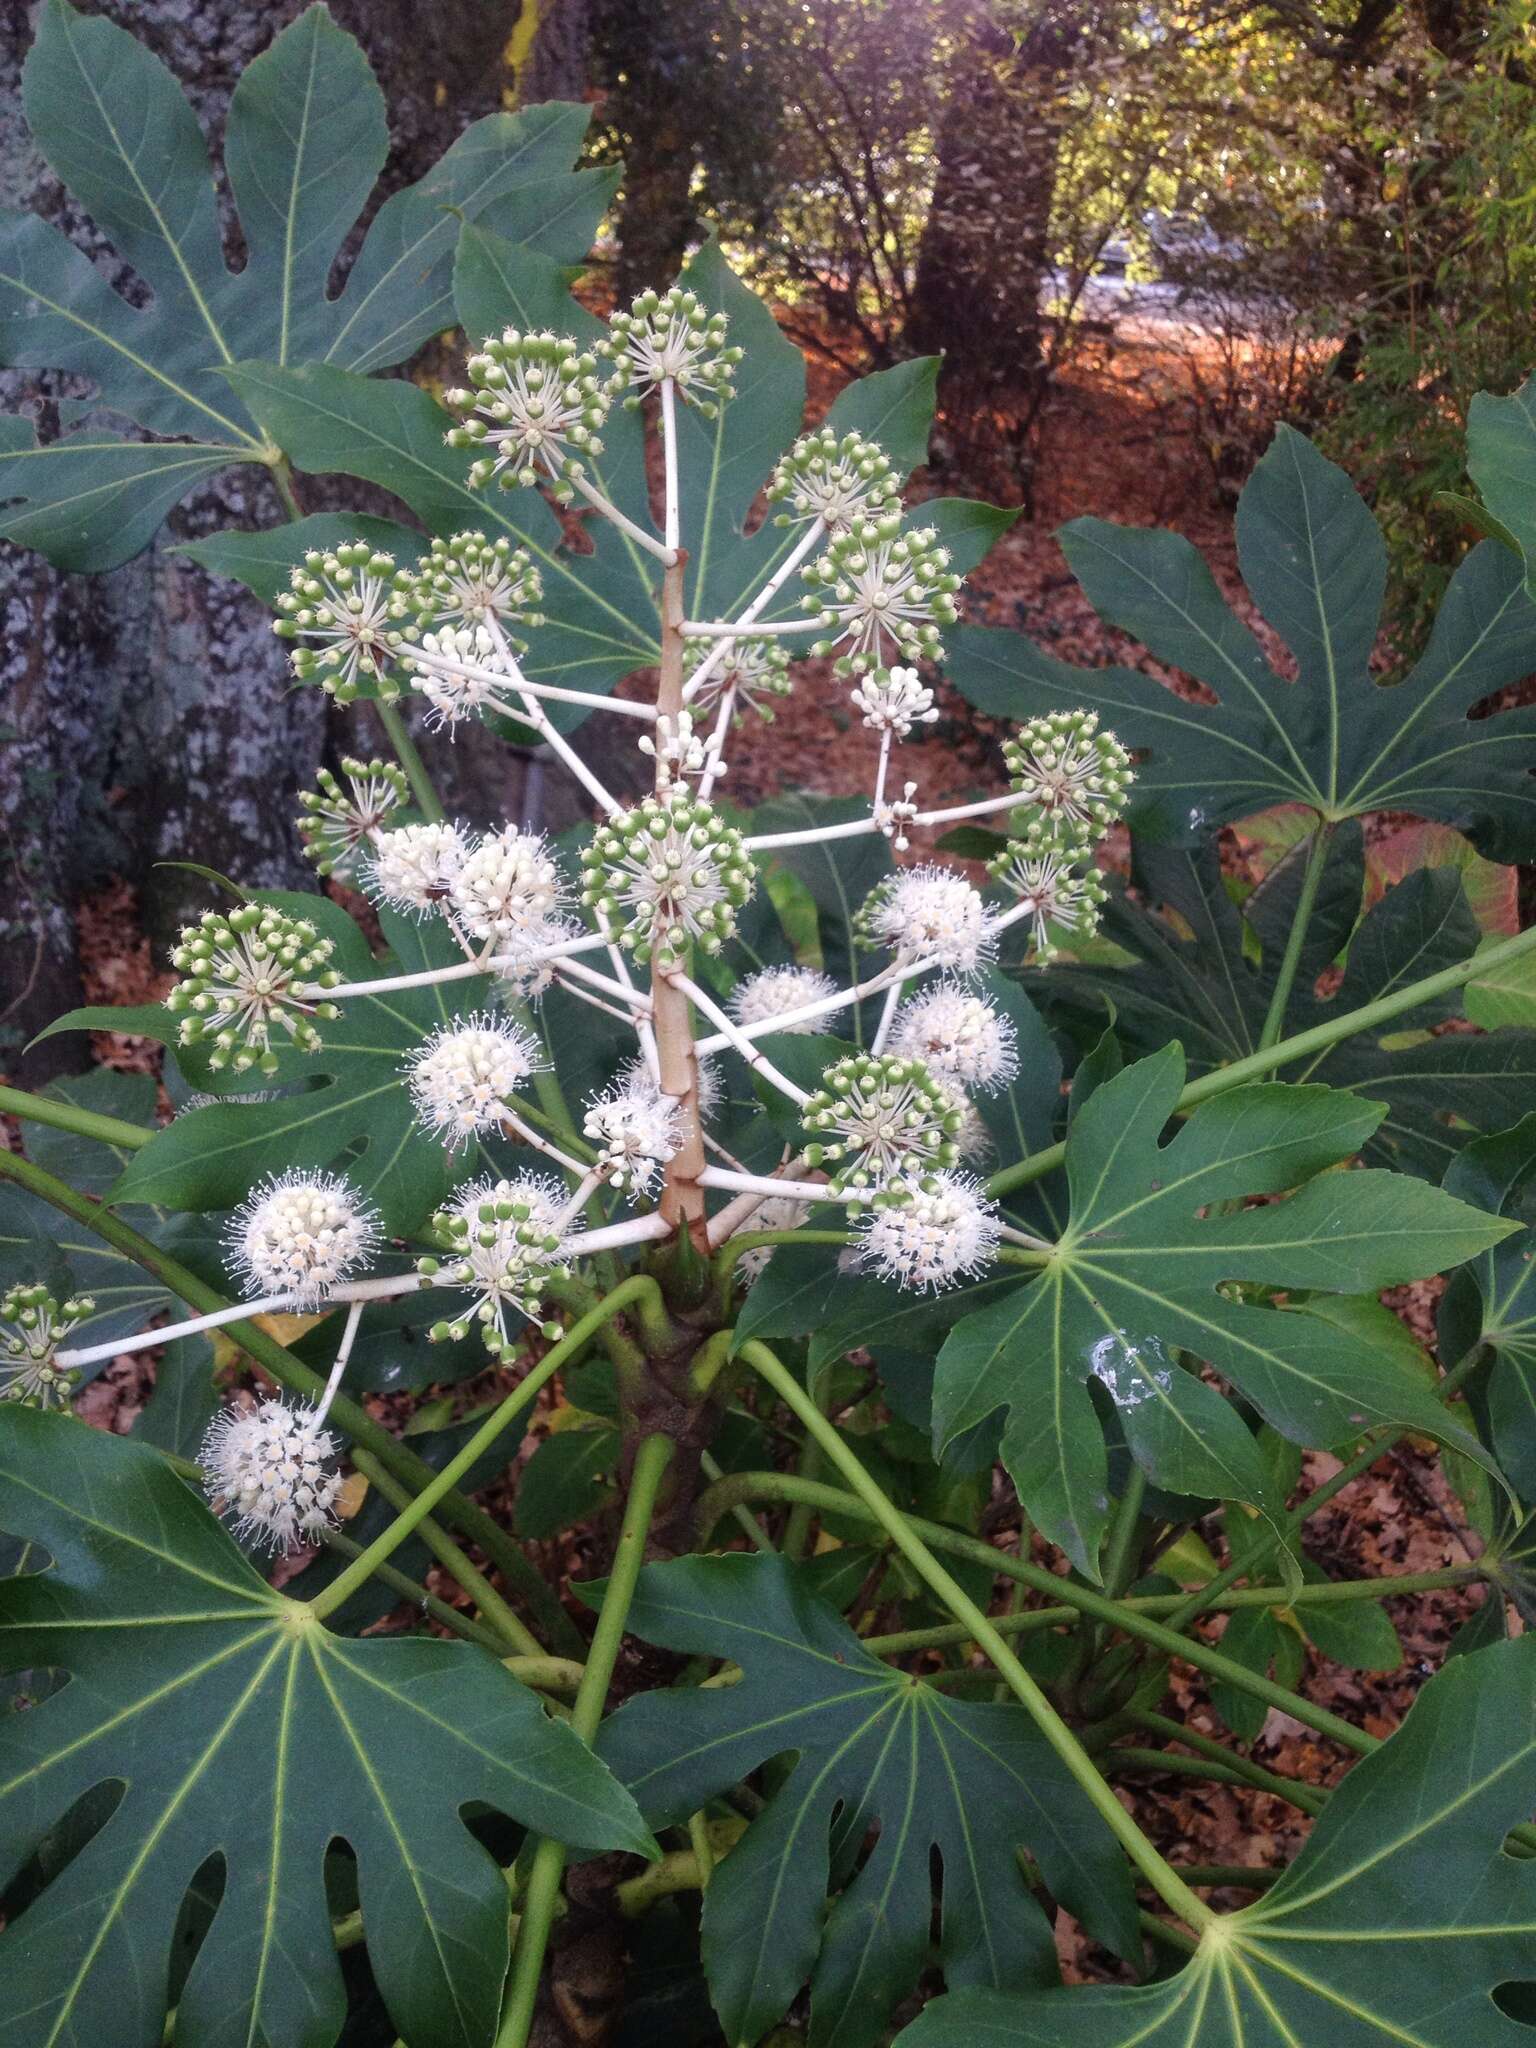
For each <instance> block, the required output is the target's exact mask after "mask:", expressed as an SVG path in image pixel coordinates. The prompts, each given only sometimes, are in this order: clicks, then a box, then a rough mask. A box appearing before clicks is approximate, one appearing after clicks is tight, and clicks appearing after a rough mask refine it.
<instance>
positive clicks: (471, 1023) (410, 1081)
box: [405, 1013, 547, 1147]
mask: <svg viewBox="0 0 1536 2048" xmlns="http://www.w3.org/2000/svg"><path fill="white" fill-rule="evenodd" d="M546 1065H547V1062H546V1060H545V1058H544V1048H543V1047H542V1046H541V1045H540V1044H539V1041H538V1040H537V1039H536V1038H535V1037H534V1035H533V1033H532V1032H531V1031H529V1030H528V1029H526V1027H525V1026H523V1025H521V1024H519V1023H517V1022H515V1021H514V1020H513V1019H512V1018H510V1017H506V1016H497V1015H494V1014H491V1013H486V1014H485V1015H481V1016H475V1017H466V1018H464V1019H463V1020H462V1021H460V1022H456V1023H453V1024H442V1025H439V1026H438V1028H437V1030H436V1031H434V1032H433V1033H432V1035H431V1037H430V1038H428V1039H427V1040H426V1041H425V1043H424V1044H423V1045H422V1048H421V1050H420V1052H418V1053H415V1054H413V1055H412V1057H411V1059H410V1061H409V1062H408V1063H407V1066H406V1070H405V1073H406V1083H407V1085H408V1087H409V1088H410V1091H411V1099H412V1101H413V1102H414V1103H415V1105H416V1114H417V1117H418V1118H419V1119H420V1121H421V1122H422V1123H424V1124H425V1125H427V1127H428V1128H429V1129H431V1130H433V1131H436V1132H437V1134H438V1135H439V1136H440V1137H441V1138H443V1139H444V1140H445V1141H446V1143H447V1144H448V1145H449V1146H451V1147H456V1146H460V1145H465V1144H468V1142H469V1140H470V1139H471V1138H473V1137H476V1136H478V1135H480V1134H481V1133H482V1132H485V1131H493V1130H495V1129H496V1128H497V1127H498V1126H499V1125H500V1124H502V1123H504V1122H505V1121H506V1119H507V1117H508V1115H509V1114H511V1113H512V1098H513V1097H514V1096H515V1095H516V1093H517V1091H518V1089H519V1088H521V1087H522V1085H523V1083H524V1082H525V1081H530V1080H532V1078H533V1076H534V1075H535V1074H537V1073H540V1072H542V1071H543V1069H544V1067H545V1066H546Z"/></svg>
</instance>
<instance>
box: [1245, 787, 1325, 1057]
mask: <svg viewBox="0 0 1536 2048" xmlns="http://www.w3.org/2000/svg"><path fill="white" fill-rule="evenodd" d="M1333 834H1334V827H1333V826H1332V825H1330V824H1328V823H1327V821H1326V820H1325V819H1322V818H1319V819H1318V821H1317V828H1316V830H1315V831H1314V832H1313V834H1312V840H1311V844H1310V845H1309V846H1308V848H1307V865H1306V868H1305V871H1304V872H1303V874H1302V878H1301V894H1300V895H1299V896H1298V897H1297V899H1296V915H1295V916H1294V917H1293V918H1292V919H1291V929H1290V931H1289V932H1288V933H1287V935H1286V941H1285V952H1284V954H1283V955H1282V957H1281V961H1280V972H1279V974H1278V975H1277V976H1276V977H1275V986H1274V992H1273V994H1272V995H1271V996H1270V999H1269V1009H1268V1011H1267V1012H1266V1013H1265V1017H1264V1027H1263V1029H1262V1030H1261V1031H1260V1033H1259V1045H1260V1047H1261V1048H1263V1047H1266V1046H1271V1045H1274V1044H1275V1043H1277V1041H1278V1040H1279V1037H1280V1033H1281V1032H1282V1031H1283V1030H1284V1029H1285V1012H1286V1006H1287V1005H1288V1004H1289V1002H1290V1000H1291V990H1292V989H1293V988H1294V987H1295V985H1296V969H1297V968H1298V967H1299V966H1300V964H1301V949H1302V947H1303V946H1304V945H1305V944H1306V939H1307V927H1308V926H1309V925H1310V924H1311V922H1312V912H1313V910H1314V909H1315V908H1316V906H1317V890H1318V884H1319V883H1320V882H1321V881H1322V879H1323V869H1324V868H1325V867H1326V866H1327V864H1328V848H1329V847H1330V845H1331V844H1332V843H1333Z"/></svg>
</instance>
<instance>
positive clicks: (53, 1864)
mask: <svg viewBox="0 0 1536 2048" xmlns="http://www.w3.org/2000/svg"><path fill="white" fill-rule="evenodd" d="M36 1676H37V1677H38V1678H39V1679H42V1678H45V1677H51V1676H52V1674H51V1673H41V1672H39V1673H37V1674H36ZM127 1789H128V1787H127V1784H126V1782H125V1781H124V1780H123V1779H121V1778H110V1779H107V1780H105V1781H104V1782H103V1783H102V1784H100V1785H93V1786H92V1787H91V1789H90V1790H89V1791H88V1792H82V1793H81V1795H80V1797H79V1798H78V1799H77V1800H76V1801H75V1803H74V1805H73V1806H71V1807H69V1808H68V1809H67V1811H66V1812H64V1813H63V1814H61V1815H60V1817H59V1818H58V1820H56V1821H55V1822H54V1824H53V1826H52V1827H51V1828H50V1829H49V1830H48V1832H47V1834H45V1835H44V1836H43V1838H42V1840H41V1841H40V1842H39V1843H38V1845H37V1847H36V1848H35V1849H34V1850H33V1852H32V1854H31V1855H30V1856H29V1857H28V1858H27V1860H26V1862H25V1863H23V1864H22V1866H21V1868H20V1869H19V1870H18V1871H17V1873H16V1875H15V1877H13V1878H12V1880H11V1882H10V1884H9V1885H7V1887H6V1888H5V1890H4V1891H3V1892H0V1920H3V1921H4V1922H5V1924H6V1925H7V1926H9V1925H10V1923H11V1922H12V1921H13V1920H15V1919H17V1918H18V1917H19V1916H20V1915H21V1914H22V1913H24V1912H25V1911H26V1909H27V1908H28V1906H30V1905H31V1904H32V1902H33V1901H34V1900H35V1899H36V1898H37V1897H38V1895H39V1893H41V1892H43V1891H44V1890H46V1888H47V1887H48V1886H49V1885H51V1884H52V1883H53V1881H54V1879H55V1878H58V1877H62V1876H63V1874H64V1872H65V1871H66V1870H68V1868H69V1866H70V1864H71V1863H73V1862H74V1860H75V1858H76V1857H77V1856H78V1855H80V1854H81V1852H82V1851H83V1850H85V1849H87V1848H89V1847H90V1844H91V1842H92V1841H93V1840H94V1838H95V1837H96V1836H97V1835H99V1834H100V1833H101V1831H102V1829H103V1828H104V1827H105V1826H106V1824H107V1822H108V1821H109V1820H110V1819H111V1818H112V1816H113V1814H114V1813H116V1811H117V1809H118V1805H119V1803H120V1802H121V1800H122V1797H123V1794H124V1793H125V1792H126V1791H127Z"/></svg>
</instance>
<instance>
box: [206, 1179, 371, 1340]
mask: <svg viewBox="0 0 1536 2048" xmlns="http://www.w3.org/2000/svg"><path fill="white" fill-rule="evenodd" d="M378 1240H379V1223H378V1218H377V1216H376V1215H375V1214H374V1212H373V1210H372V1209H370V1208H369V1207H368V1205H367V1203H366V1202H364V1201H363V1199H362V1197H361V1196H360V1195H359V1194H358V1193H357V1191H356V1190H355V1189H354V1188H352V1187H351V1186H350V1185H349V1184H348V1183H347V1182H346V1181H345V1180H343V1179H341V1178H340V1176H338V1175H336V1174H333V1173H285V1174H282V1175H280V1176H279V1177H278V1178H277V1179H275V1180H269V1181H266V1182H263V1184H262V1185H261V1186H260V1187H258V1188H256V1189H255V1190H253V1192H252V1194H251V1195H250V1197H249V1199H248V1200H247V1201H245V1202H244V1203H242V1204H241V1206H240V1207H239V1208H238V1209H236V1211H235V1212H234V1214H233V1215H232V1216H231V1217H230V1219H229V1223H228V1226H227V1228H226V1231H225V1239H224V1243H225V1250H226V1253H227V1256H228V1258H229V1262H230V1264H231V1265H232V1266H233V1267H234V1268H235V1269H236V1270H237V1271H238V1272H239V1274H240V1276H241V1279H242V1281H243V1283H244V1286H245V1291H246V1292H247V1293H248V1294H294V1295H296V1296H297V1297H298V1299H299V1301H300V1303H301V1304H302V1305H304V1306H306V1307H313V1306H314V1305H315V1304H316V1303H317V1302H319V1301H321V1300H323V1299H324V1298H325V1296H326V1295H328V1294H329V1293H331V1292H332V1290H333V1289H335V1288H337V1287H339V1286H340V1285H341V1284H342V1282H343V1281H345V1280H347V1279H349V1278H350V1277H351V1276H352V1275H353V1274H354V1273H355V1272H356V1271H357V1269H358V1267H360V1266H363V1265H366V1264H367V1262H368V1260H369V1258H370V1257H371V1256H372V1254H373V1251H374V1248H375V1246H376V1245H377V1243H378Z"/></svg>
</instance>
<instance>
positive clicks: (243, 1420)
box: [199, 1400, 341, 1551]
mask: <svg viewBox="0 0 1536 2048" xmlns="http://www.w3.org/2000/svg"><path fill="white" fill-rule="evenodd" d="M336 1451H337V1443H336V1439H335V1437H333V1436H332V1435H331V1433H330V1431H329V1430H328V1429H322V1428H321V1426H320V1423H319V1421H318V1419H317V1417H316V1414H315V1411H314V1409H312V1408H290V1407H289V1406H288V1404H287V1402H286V1401H278V1400H268V1401H261V1402H259V1403H258V1404H257V1405H256V1407H254V1408H245V1407H230V1408H226V1409H225V1410H224V1412H223V1413H222V1414H221V1415H216V1416H215V1417H214V1419H213V1421H212V1422H211V1423H210V1424H209V1425H208V1433H207V1435H206V1436H205V1437H204V1438H203V1445H202V1450H201V1452H200V1454H199V1456H200V1462H201V1464H202V1467H203V1484H204V1486H205V1488H206V1489H207V1493H208V1499H209V1502H210V1503H211V1505H212V1506H213V1508H214V1510H215V1512H216V1513H220V1514H228V1515H232V1516H233V1517H234V1522H235V1534H236V1535H237V1536H239V1537H242V1538H244V1539H245V1540H246V1541H247V1542H253V1543H259V1544H261V1545H263V1546H264V1547H266V1548H267V1549H270V1550H279V1551H282V1550H291V1549H293V1547H294V1546H295V1544H297V1543H299V1542H301V1541H302V1540H303V1539H304V1538H306V1537H314V1536H319V1535H321V1534H322V1533H323V1532H324V1531H325V1530H326V1529H329V1528H333V1527H334V1526H335V1523H336V1496H337V1494H338V1493H339V1492H340V1491H341V1478H340V1475H339V1474H338V1473H337V1472H335V1471H334V1470H332V1469H331V1463H330V1461H331V1460H332V1459H333V1458H334V1457H335V1456H336Z"/></svg>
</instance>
